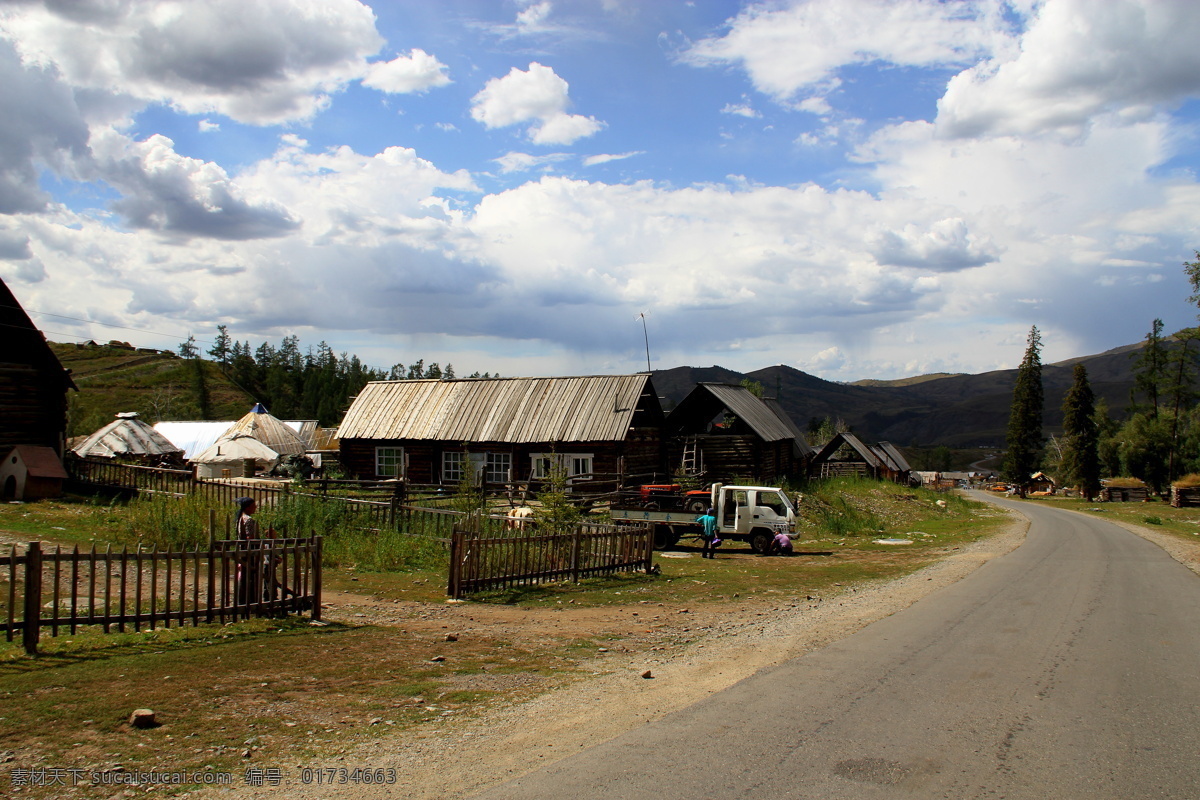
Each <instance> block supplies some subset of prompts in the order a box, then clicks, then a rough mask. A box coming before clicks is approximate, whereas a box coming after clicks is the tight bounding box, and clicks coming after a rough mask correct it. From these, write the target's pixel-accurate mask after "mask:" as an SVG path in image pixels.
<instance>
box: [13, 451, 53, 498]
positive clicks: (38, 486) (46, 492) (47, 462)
mask: <svg viewBox="0 0 1200 800" xmlns="http://www.w3.org/2000/svg"><path fill="white" fill-rule="evenodd" d="M66 479H67V471H66V470H65V469H63V465H62V461H60V460H59V458H58V453H56V452H54V449H53V448H50V447H43V446H40V445H29V444H19V445H17V446H16V447H14V448H12V449H11V450H9V451H8V453H7V454H6V455H5V456H4V461H3V462H0V493H2V494H3V497H4V499H5V500H41V499H43V498H46V497H58V496H60V495H61V494H62V491H63V482H64V481H65V480H66Z"/></svg>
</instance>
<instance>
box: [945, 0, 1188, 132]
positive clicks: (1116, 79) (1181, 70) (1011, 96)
mask: <svg viewBox="0 0 1200 800" xmlns="http://www.w3.org/2000/svg"><path fill="white" fill-rule="evenodd" d="M1197 41H1200V4H1197V3H1189V2H1166V1H1164V0H1106V1H1105V2H1103V3H1095V2H1090V0H1047V2H1045V3H1044V4H1042V5H1041V6H1039V8H1038V9H1037V11H1036V15H1035V16H1034V18H1033V19H1032V20H1031V21H1030V25H1029V28H1028V30H1027V31H1026V32H1025V33H1024V35H1023V36H1022V37H1021V41H1020V49H1019V50H1016V51H1011V52H1008V51H1005V52H1003V53H1001V54H1000V55H998V56H997V57H995V58H992V59H989V60H988V61H985V62H983V63H981V64H978V65H976V66H973V67H971V68H970V69H967V70H965V71H964V72H962V73H960V74H958V75H956V76H955V77H954V78H953V79H952V80H951V81H950V84H949V86H948V87H947V89H946V94H945V95H944V96H943V97H942V99H941V101H940V102H939V103H938V120H937V121H938V128H939V131H940V132H941V133H942V134H943V135H947V136H957V137H962V136H982V135H1004V134H1029V133H1039V132H1044V131H1056V132H1061V133H1065V134H1067V135H1068V136H1077V135H1079V134H1080V133H1082V132H1083V130H1084V128H1085V126H1087V125H1088V124H1089V123H1090V122H1091V121H1092V120H1093V119H1094V118H1096V117H1097V116H1099V115H1102V114H1109V113H1116V114H1118V115H1121V116H1123V117H1124V118H1126V119H1128V120H1132V121H1138V120H1143V119H1145V118H1147V116H1148V115H1149V114H1150V113H1151V112H1152V111H1153V109H1154V108H1155V107H1156V106H1157V105H1159V104H1163V103H1175V102H1179V101H1181V100H1183V99H1185V98H1187V97H1196V96H1198V95H1200V48H1198V47H1197V46H1196V42H1197Z"/></svg>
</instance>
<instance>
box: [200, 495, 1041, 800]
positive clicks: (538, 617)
mask: <svg viewBox="0 0 1200 800" xmlns="http://www.w3.org/2000/svg"><path fill="white" fill-rule="evenodd" d="M1026 528H1027V523H1026V522H1025V521H1024V520H1023V519H1021V520H1020V521H1014V522H1013V523H1011V524H1010V525H1009V526H1008V527H1007V528H1006V529H1005V530H1004V531H1003V532H1002V533H1001V534H999V535H996V536H992V537H990V538H988V539H986V540H983V541H980V542H976V543H974V544H972V545H969V546H966V547H963V548H961V549H960V550H958V551H957V552H955V553H954V554H952V555H949V556H947V557H945V558H944V559H942V560H940V561H938V562H937V563H935V564H932V565H930V566H928V567H925V568H924V569H922V570H920V571H918V572H916V573H914V574H912V575H909V576H906V577H903V578H899V579H896V580H891V581H876V582H870V583H866V584H860V585H854V586H845V587H842V588H841V594H839V595H837V596H833V597H829V596H826V597H824V598H815V597H814V598H810V599H807V600H805V599H796V600H793V599H787V600H783V599H780V600H777V601H774V602H773V601H771V600H770V599H764V598H759V599H758V600H757V605H753V606H751V605H746V604H743V605H738V606H732V605H731V606H722V607H711V606H707V605H706V606H705V607H704V608H696V609H686V610H685V609H660V608H657V607H656V606H657V604H649V605H634V606H619V607H609V608H603V609H595V608H593V609H570V608H568V609H565V610H562V611H549V612H541V611H530V610H526V609H516V608H505V607H501V608H495V607H484V606H481V605H477V604H463V605H446V606H437V607H425V608H424V609H422V610H421V611H420V612H419V613H421V614H422V615H423V621H424V623H425V624H426V625H428V626H430V627H431V628H433V629H436V627H437V626H439V625H440V626H443V627H445V628H447V629H448V630H462V631H466V632H467V635H469V632H470V630H471V627H472V626H473V625H480V626H486V627H487V628H488V630H489V631H490V632H492V633H495V632H497V631H504V632H505V633H506V634H510V635H511V636H513V637H517V638H524V637H534V638H536V637H537V636H539V635H554V634H555V633H559V632H561V631H562V630H563V629H564V628H569V629H571V630H576V631H579V633H580V635H586V634H603V633H605V632H611V633H613V634H617V635H620V636H622V637H624V638H623V639H622V644H620V645H615V646H613V647H610V648H607V650H608V651H607V652H603V651H599V650H598V651H597V652H596V654H595V656H594V657H592V658H590V659H589V660H586V661H584V662H583V663H582V665H581V666H582V667H583V669H584V670H586V671H589V672H590V673H591V674H590V676H589V677H587V678H586V679H583V680H576V681H574V682H571V683H568V684H566V685H564V686H561V687H559V688H556V689H553V690H551V691H548V692H544V693H542V694H540V695H538V696H536V697H534V698H532V699H530V700H526V701H523V702H516V703H513V704H511V705H508V706H502V707H494V708H492V709H491V710H489V711H486V712H484V713H482V714H479V715H476V716H473V717H469V718H453V717H451V718H447V719H446V720H445V721H444V722H443V723H441V724H439V725H437V726H436V727H427V728H423V729H412V730H407V731H401V732H397V733H396V734H395V735H394V736H389V737H386V738H383V739H378V740H375V741H372V742H370V743H368V744H364V745H362V746H360V747H358V748H355V749H353V750H351V751H349V752H347V753H345V754H343V755H339V756H336V757H334V758H331V759H330V760H329V761H328V762H326V763H324V764H308V765H306V766H314V767H316V766H324V767H330V766H332V767H345V768H347V769H350V770H353V769H355V768H359V767H362V768H371V769H375V768H383V769H394V770H395V773H394V775H395V777H396V779H397V781H398V782H397V783H395V784H390V785H385V786H370V785H363V784H358V785H353V784H347V785H344V786H333V787H330V786H321V787H318V786H303V785H299V784H298V781H297V780H296V777H297V770H296V767H297V766H299V765H297V764H286V765H281V766H284V767H285V770H284V771H285V775H287V776H288V777H289V778H291V781H290V782H289V785H288V786H287V787H286V788H282V787H275V788H263V789H259V790H257V791H251V790H248V789H247V788H246V787H238V788H239V796H242V795H245V796H249V797H272V798H279V797H282V796H285V795H286V796H287V797H288V798H327V797H347V798H375V797H392V798H395V797H404V798H412V799H413V800H418V799H426V800H428V799H430V798H451V797H453V798H459V797H463V796H465V795H469V794H470V793H472V792H475V791H479V790H481V789H483V788H485V787H488V786H492V785H494V784H496V783H499V782H501V781H503V780H506V779H509V778H512V777H515V776H517V775H521V774H524V773H526V772H529V771H532V770H534V769H537V768H539V767H541V766H544V765H545V764H548V763H552V762H554V761H557V760H559V759H561V758H564V757H566V756H569V755H571V754H572V753H575V752H577V751H579V750H581V749H583V748H585V747H588V746H590V745H593V744H596V743H598V742H602V741H605V740H607V739H610V738H612V737H614V736H617V735H619V734H621V733H622V732H624V731H627V730H630V729H632V728H634V727H637V726H639V725H643V724H645V723H647V722H649V721H651V720H655V719H658V718H660V717H662V716H664V715H666V714H669V713H671V712H673V711H676V710H678V709H680V708H684V707H686V706H688V705H690V704H692V703H694V702H696V701H698V700H700V699H702V698H704V697H707V696H709V695H711V694H713V693H715V692H718V691H720V690H722V689H724V688H726V687H728V686H730V685H732V684H734V683H736V682H737V681H739V680H742V679H743V678H746V677H748V676H750V675H752V674H754V673H755V672H756V671H758V670H759V669H762V668H764V667H768V666H771V665H773V664H778V663H781V662H782V661H785V660H787V659H790V658H794V657H796V656H799V655H802V654H804V653H807V652H810V651H812V650H816V649H819V648H821V647H824V646H826V645H828V644H830V643H831V642H835V641H837V640H839V639H842V638H845V637H846V636H849V635H850V634H852V633H854V632H855V631H857V630H859V629H860V628H862V627H864V626H866V625H868V624H870V623H871V622H874V621H875V620H878V619H882V618H883V617H886V616H889V615H891V614H894V613H896V612H897V611H900V610H902V609H904V608H906V607H908V606H909V605H912V604H913V603H914V602H916V601H917V600H919V599H921V598H922V597H925V596H926V595H928V594H930V593H932V592H934V591H936V590H938V589H941V588H943V587H945V586H948V585H950V584H952V583H954V582H956V581H958V580H960V579H961V578H963V577H964V576H966V575H967V574H969V573H970V572H972V571H973V570H975V569H976V568H978V567H979V566H980V565H982V564H983V563H985V562H986V561H988V560H990V559H992V558H994V557H996V556H999V555H1003V554H1004V553H1007V552H1010V551H1011V550H1013V549H1014V548H1016V547H1017V546H1018V545H1019V544H1020V543H1021V541H1023V539H1024V534H1025V530H1026ZM334 602H335V603H336V604H337V607H336V608H334V609H331V610H330V615H331V616H332V617H334V618H343V619H347V620H353V621H357V622H360V623H362V622H371V623H373V624H399V621H400V620H405V621H406V623H407V624H410V625H411V624H412V622H413V614H414V613H417V609H415V608H414V609H406V608H402V607H400V604H390V603H386V602H380V601H377V600H373V599H372V598H368V597H361V596H357V595H341V596H335V598H334ZM647 670H649V671H650V672H651V674H652V677H651V678H643V677H642V674H643V673H644V672H645V671H647ZM217 794H218V793H216V792H214V793H212V794H211V795H208V796H216V795H217Z"/></svg>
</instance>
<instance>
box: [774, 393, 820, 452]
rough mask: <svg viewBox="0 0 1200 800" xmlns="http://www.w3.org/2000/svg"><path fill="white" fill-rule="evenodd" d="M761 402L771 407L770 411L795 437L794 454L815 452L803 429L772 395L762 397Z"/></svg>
mask: <svg viewBox="0 0 1200 800" xmlns="http://www.w3.org/2000/svg"><path fill="white" fill-rule="evenodd" d="M762 401H763V404H764V405H766V407H767V408H769V409H771V413H772V414H774V415H775V416H776V417H778V418H779V421H780V422H782V423H783V424H784V425H786V426H787V429H788V430H789V431H791V432H792V435H793V436H795V437H796V455H798V456H800V457H807V456H811V455H813V454H815V453H816V452H817V451H816V450H814V449H813V448H812V445H810V444H809V443H808V439H807V438H805V436H804V431H802V430H800V426H799V425H797V424H796V422H795V420H793V419H792V418H791V417H789V416H788V413H787V412H786V411H784V410H783V406H781V405H780V404H779V401H778V400H776V399H775V398H774V397H764V398H763V399H762Z"/></svg>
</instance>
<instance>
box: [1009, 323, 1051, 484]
mask: <svg viewBox="0 0 1200 800" xmlns="http://www.w3.org/2000/svg"><path fill="white" fill-rule="evenodd" d="M1026 342H1027V344H1026V347H1025V356H1024V358H1022V359H1021V366H1020V367H1018V368H1017V382H1016V385H1015V386H1014V387H1013V399H1012V406H1011V408H1010V409H1009V412H1008V433H1007V435H1006V437H1005V443H1006V446H1007V448H1008V449H1007V451H1006V452H1005V454H1004V476H1005V479H1006V480H1008V481H1010V482H1011V483H1015V484H1016V485H1017V486H1018V488H1019V489H1020V492H1021V495H1022V496H1024V494H1025V486H1026V485H1027V484H1028V483H1029V476H1030V475H1032V474H1033V473H1034V472H1035V471H1036V470H1037V468H1038V466H1039V465H1040V464H1041V461H1042V442H1043V437H1042V408H1043V406H1044V404H1045V394H1044V392H1043V389H1042V355H1041V350H1042V337H1041V334H1040V333H1039V332H1038V329H1037V326H1036V325H1034V326H1033V327H1032V328H1030V329H1029V337H1028V339H1027V340H1026Z"/></svg>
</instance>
